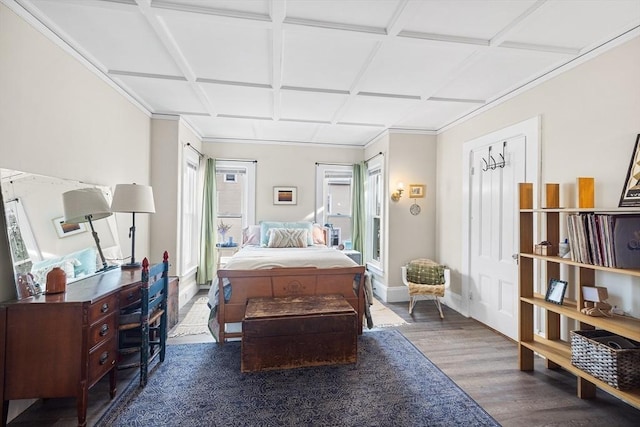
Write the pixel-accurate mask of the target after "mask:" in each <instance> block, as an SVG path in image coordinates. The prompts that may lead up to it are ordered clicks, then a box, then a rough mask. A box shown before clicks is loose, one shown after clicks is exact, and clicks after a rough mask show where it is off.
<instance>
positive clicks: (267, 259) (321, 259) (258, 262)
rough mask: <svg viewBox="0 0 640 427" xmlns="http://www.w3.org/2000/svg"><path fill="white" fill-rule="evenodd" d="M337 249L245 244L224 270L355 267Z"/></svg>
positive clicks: (351, 261) (320, 246) (349, 259)
mask: <svg viewBox="0 0 640 427" xmlns="http://www.w3.org/2000/svg"><path fill="white" fill-rule="evenodd" d="M357 266H358V264H357V263H356V262H355V261H353V260H352V259H351V258H349V257H348V256H346V255H345V254H344V253H342V252H340V251H339V250H336V249H333V248H329V247H327V246H324V245H315V246H307V247H306V248H263V247H259V246H246V247H244V248H242V250H241V251H239V252H238V253H236V254H235V255H234V256H233V257H232V258H231V259H229V261H228V262H227V264H226V265H225V267H224V268H225V269H226V270H256V269H265V268H274V267H317V268H338V267H357Z"/></svg>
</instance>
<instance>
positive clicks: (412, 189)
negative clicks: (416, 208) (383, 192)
mask: <svg viewBox="0 0 640 427" xmlns="http://www.w3.org/2000/svg"><path fill="white" fill-rule="evenodd" d="M424 188H425V186H424V185H422V184H409V198H411V199H421V198H423V197H424Z"/></svg>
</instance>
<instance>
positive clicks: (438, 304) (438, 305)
mask: <svg viewBox="0 0 640 427" xmlns="http://www.w3.org/2000/svg"><path fill="white" fill-rule="evenodd" d="M434 298H435V300H436V306H437V307H438V311H439V312H440V318H441V319H444V314H442V307H441V306H440V299H439V298H438V297H434Z"/></svg>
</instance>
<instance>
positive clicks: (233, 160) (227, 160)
mask: <svg viewBox="0 0 640 427" xmlns="http://www.w3.org/2000/svg"><path fill="white" fill-rule="evenodd" d="M218 161H220V162H251V163H258V161H257V160H242V159H216V162H218Z"/></svg>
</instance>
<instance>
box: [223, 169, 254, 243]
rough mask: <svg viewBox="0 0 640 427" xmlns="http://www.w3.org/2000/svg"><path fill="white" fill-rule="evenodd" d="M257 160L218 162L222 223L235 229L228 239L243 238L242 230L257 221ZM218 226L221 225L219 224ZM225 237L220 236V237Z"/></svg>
mask: <svg viewBox="0 0 640 427" xmlns="http://www.w3.org/2000/svg"><path fill="white" fill-rule="evenodd" d="M255 177H256V163H255V162H252V161H248V162H241V161H229V160H218V161H216V187H217V188H216V190H217V197H216V201H217V206H218V212H217V217H218V223H220V222H223V223H224V224H226V225H230V226H231V228H230V229H229V231H228V232H227V233H225V239H229V238H231V239H232V240H233V241H235V242H240V241H241V239H242V229H243V228H245V227H247V226H249V225H252V224H255V216H256V214H255V212H256V207H255V200H256V185H255V183H256V178H255ZM216 225H217V224H216ZM217 238H218V239H220V238H221V236H220V235H218V236H217Z"/></svg>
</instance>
